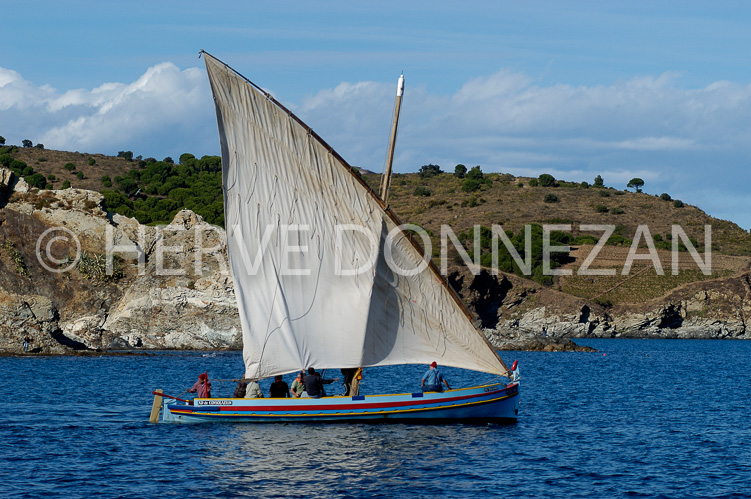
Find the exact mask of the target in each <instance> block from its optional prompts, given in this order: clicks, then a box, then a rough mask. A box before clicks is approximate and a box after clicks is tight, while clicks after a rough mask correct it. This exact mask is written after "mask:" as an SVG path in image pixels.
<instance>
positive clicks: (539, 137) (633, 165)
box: [0, 0, 751, 229]
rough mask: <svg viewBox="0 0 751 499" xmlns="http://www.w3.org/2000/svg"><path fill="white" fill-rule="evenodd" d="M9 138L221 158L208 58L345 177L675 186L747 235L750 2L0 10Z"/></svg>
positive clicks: (90, 3) (107, 5)
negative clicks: (435, 169)
mask: <svg viewBox="0 0 751 499" xmlns="http://www.w3.org/2000/svg"><path fill="white" fill-rule="evenodd" d="M1 12H2V16H3V19H4V23H3V28H2V29H1V30H0V135H2V136H4V137H5V138H6V139H7V141H8V143H20V142H21V140H23V139H26V138H28V139H31V140H32V141H33V142H34V143H38V142H41V143H43V144H45V146H46V147H47V148H55V149H66V150H78V151H81V152H92V153H94V152H100V153H105V154H116V153H117V152H118V151H120V150H132V151H133V152H134V153H135V154H136V155H139V154H140V155H143V156H144V157H147V156H153V157H157V158H160V159H161V158H163V157H165V156H173V157H178V156H179V155H180V154H182V153H183V152H191V153H193V154H196V155H197V156H200V155H203V154H217V153H218V151H219V145H218V138H217V132H216V122H215V117H214V114H213V107H212V106H213V104H212V101H211V96H210V93H209V88H208V83H207V81H206V75H205V70H204V68H203V62H202V61H200V60H199V59H198V57H197V55H198V51H199V50H200V49H205V50H207V51H208V52H210V53H212V54H214V55H215V56H216V57H218V58H219V59H221V60H223V61H224V62H226V63H227V64H229V65H231V66H232V67H234V68H235V69H237V70H238V71H239V72H240V73H242V74H243V75H245V76H246V77H248V78H249V79H251V80H253V81H254V82H255V83H257V84H259V85H260V86H262V87H264V88H267V89H268V90H270V91H271V92H272V93H273V94H274V95H276V96H277V98H279V99H280V100H281V101H282V102H283V103H285V105H287V106H288V107H289V108H290V109H292V110H293V111H294V112H295V113H296V114H298V115H299V116H300V117H301V118H302V119H303V120H305V121H306V122H307V123H308V124H309V125H310V126H312V127H313V128H314V129H315V130H316V131H317V132H318V133H319V134H320V135H321V136H322V137H323V138H324V139H325V140H326V141H327V142H329V143H330V144H331V145H332V146H333V147H334V148H335V149H337V151H338V152H339V153H340V154H341V155H342V156H343V157H344V158H346V159H347V160H348V161H349V162H350V163H351V164H354V165H360V166H363V167H365V168H368V169H371V170H374V171H381V170H382V168H383V162H384V157H385V153H386V143H387V138H388V128H389V124H390V118H391V116H390V115H391V110H392V106H393V95H394V90H395V84H396V79H397V78H398V76H399V74H400V72H402V71H403V72H404V74H405V79H406V91H405V98H404V104H403V110H402V117H401V122H400V125H401V130H400V134H399V139H398V142H397V153H396V158H395V170H396V171H400V172H408V171H416V170H417V169H418V168H419V167H420V166H421V165H423V164H427V163H435V164H439V165H441V166H442V167H443V169H444V170H449V171H451V170H453V167H454V165H456V164H457V163H464V164H466V165H468V166H472V165H475V164H479V165H481V166H482V168H483V170H484V171H501V172H510V173H514V174H518V175H529V176H537V175H539V174H540V173H552V174H553V175H555V176H556V177H557V178H562V179H566V180H575V181H582V180H586V181H589V182H591V181H592V179H593V178H594V177H595V176H596V175H598V174H600V175H602V176H603V177H604V178H605V183H606V184H607V185H612V186H615V187H618V188H624V187H625V185H626V183H627V182H628V180H629V179H630V178H632V177H641V178H643V179H644V180H645V182H646V184H645V191H646V192H649V193H652V194H660V193H662V192H668V193H669V194H670V195H671V196H673V197H674V198H680V199H682V200H683V201H684V202H686V203H689V204H694V205H697V206H699V207H700V208H702V209H704V210H705V211H707V212H708V213H709V214H711V215H713V216H716V217H719V218H723V219H728V220H732V221H734V222H736V223H738V224H739V225H741V226H742V227H744V228H746V229H748V228H751V197H749V196H748V195H747V192H746V191H747V188H746V184H747V183H748V180H749V173H748V171H749V168H748V166H749V161H751V126H750V124H749V120H750V119H751V51H749V50H748V47H749V46H751V29H749V26H750V25H751V23H750V21H751V19H750V18H751V16H750V14H751V5H749V4H747V3H745V2H714V3H709V2H690V1H688V2H687V1H681V2H672V1H666V2H639V1H636V2H634V1H632V2H552V1H551V2H502V1H494V2H490V1H488V2H475V1H464V2H461V3H459V2H441V1H431V2H423V1H412V2H403V1H402V2H390V1H381V2H369V3H365V2H348V3H344V2H328V3H324V2H318V3H313V2H296V1H292V2H266V3H259V2H248V1H235V0H232V1H218V2H211V5H209V2H205V1H201V2H198V1H190V0H183V1H179V2H178V1H160V2H153V1H150V2H143V1H128V2H116V1H105V0H96V1H94V0H72V1H66V2H60V1H34V0H25V1H18V0H4V2H3V5H2V9H1Z"/></svg>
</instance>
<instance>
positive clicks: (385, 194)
mask: <svg viewBox="0 0 751 499" xmlns="http://www.w3.org/2000/svg"><path fill="white" fill-rule="evenodd" d="M403 93H404V75H401V76H399V82H398V83H397V84H396V103H395V104H394V122H393V124H392V125H391V138H390V139H389V152H388V157H387V159H386V171H385V172H384V173H383V182H382V183H381V199H382V200H383V204H384V205H385V206H388V205H389V199H388V198H389V184H390V183H391V165H392V164H393V163H394V147H395V146H396V129H397V126H398V125H399V110H400V109H401V107H402V94H403Z"/></svg>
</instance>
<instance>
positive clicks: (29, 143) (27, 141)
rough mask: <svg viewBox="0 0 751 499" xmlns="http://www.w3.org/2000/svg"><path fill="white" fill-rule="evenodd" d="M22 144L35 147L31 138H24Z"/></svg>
mask: <svg viewBox="0 0 751 499" xmlns="http://www.w3.org/2000/svg"><path fill="white" fill-rule="evenodd" d="M21 144H22V145H23V146H24V147H33V146H34V143H33V142H32V141H30V140H29V139H23V141H21Z"/></svg>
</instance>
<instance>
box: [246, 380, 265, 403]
mask: <svg viewBox="0 0 751 499" xmlns="http://www.w3.org/2000/svg"><path fill="white" fill-rule="evenodd" d="M245 398H246V399H262V398H263V392H262V391H261V387H260V386H258V382H257V381H256V380H254V379H252V380H250V382H249V383H248V386H246V387H245Z"/></svg>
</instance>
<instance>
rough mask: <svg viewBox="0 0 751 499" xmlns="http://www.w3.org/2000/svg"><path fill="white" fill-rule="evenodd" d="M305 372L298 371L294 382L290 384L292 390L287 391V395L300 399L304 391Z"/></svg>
mask: <svg viewBox="0 0 751 499" xmlns="http://www.w3.org/2000/svg"><path fill="white" fill-rule="evenodd" d="M304 378H305V372H304V371H300V372H299V373H297V377H296V378H295V381H293V382H292V388H290V389H289V393H290V394H291V395H292V396H293V397H297V398H300V396H301V395H302V394H303V392H304V391H305V380H304Z"/></svg>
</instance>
